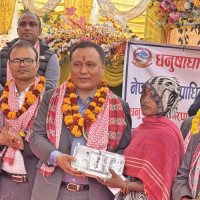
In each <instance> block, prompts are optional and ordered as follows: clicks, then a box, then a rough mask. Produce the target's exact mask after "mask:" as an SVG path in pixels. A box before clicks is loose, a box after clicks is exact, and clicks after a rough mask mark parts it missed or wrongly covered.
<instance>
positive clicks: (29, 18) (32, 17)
mask: <svg viewBox="0 0 200 200" xmlns="http://www.w3.org/2000/svg"><path fill="white" fill-rule="evenodd" d="M22 22H36V23H37V24H39V21H38V19H37V17H36V16H35V15H34V14H23V15H22V16H21V17H20V18H19V23H22Z"/></svg>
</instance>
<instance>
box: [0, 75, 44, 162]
mask: <svg viewBox="0 0 200 200" xmlns="http://www.w3.org/2000/svg"><path fill="white" fill-rule="evenodd" d="M39 81H40V77H39V76H38V75H37V76H36V79H35V85H36V84H37V83H38V82H39ZM15 85H16V84H15V81H14V80H13V81H12V83H11V84H10V85H9V98H8V105H9V107H10V109H11V111H17V110H18V109H19V107H18V100H17V97H16V95H15ZM41 98H42V94H41V95H40V96H39V97H38V98H37V100H36V102H35V103H34V104H33V105H31V106H30V108H29V109H28V110H27V111H26V112H24V113H23V114H22V115H21V116H20V117H19V118H17V119H7V118H6V117H5V116H4V115H3V113H2V110H1V109H0V121H1V123H0V130H1V129H2V128H3V127H4V125H5V124H6V122H7V121H8V122H9V128H10V129H11V130H13V131H16V132H19V131H22V132H24V131H25V130H26V132H27V135H26V138H25V139H26V140H27V141H28V140H29V136H30V135H29V132H30V127H31V125H32V123H33V118H34V116H35V115H36V112H37V109H38V107H39V103H40V101H41ZM16 151H17V149H16V148H13V147H9V148H8V150H7V152H6V154H5V157H4V161H8V162H9V163H10V164H12V163H13V161H14V155H15V152H16ZM2 153H3V152H0V155H2Z"/></svg>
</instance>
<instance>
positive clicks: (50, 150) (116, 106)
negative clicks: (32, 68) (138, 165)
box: [30, 42, 131, 200]
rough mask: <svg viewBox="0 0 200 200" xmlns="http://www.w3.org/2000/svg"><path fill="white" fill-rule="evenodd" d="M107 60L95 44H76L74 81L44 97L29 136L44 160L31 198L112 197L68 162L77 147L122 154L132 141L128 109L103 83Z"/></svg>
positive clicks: (72, 57)
mask: <svg viewBox="0 0 200 200" xmlns="http://www.w3.org/2000/svg"><path fill="white" fill-rule="evenodd" d="M104 59H105V55H104V51H103V49H102V48H101V47H100V46H99V45H97V44H95V43H92V42H82V43H79V44H77V45H75V46H74V47H73V48H72V50H71V53H70V74H71V77H70V78H69V80H68V81H66V82H65V83H63V84H62V85H61V86H60V87H59V88H57V89H56V90H55V91H54V90H53V91H48V92H47V93H46V94H45V95H44V98H43V100H42V102H41V105H40V108H39V110H38V114H37V117H36V118H35V119H34V124H33V127H32V128H33V133H32V134H31V137H30V142H31V143H30V144H31V149H32V151H33V153H34V154H35V155H36V156H37V157H38V158H39V159H40V161H39V163H38V165H37V168H38V170H37V174H36V179H35V183H34V188H33V193H32V198H31V199H32V200H71V199H74V200H75V199H77V200H88V199H90V200H93V199H95V200H102V199H104V200H111V199H114V195H113V194H112V193H111V191H110V190H109V189H108V188H107V187H106V186H104V185H102V184H100V183H99V182H97V180H96V179H95V178H89V177H86V176H84V174H82V173H81V172H79V171H77V170H75V169H74V168H72V166H71V164H70V162H71V161H74V159H75V158H74V157H73V156H72V155H73V152H74V148H75V147H76V146H77V145H79V144H80V145H84V146H88V147H91V148H95V149H100V150H107V151H111V152H116V153H120V154H122V153H123V151H124V149H125V148H126V147H127V145H128V144H129V142H130V138H131V117H130V112H129V106H128V104H127V103H126V102H125V101H123V100H122V99H121V98H119V97H117V96H116V95H115V94H113V93H112V92H111V91H110V90H109V89H108V88H107V86H106V84H105V81H104V80H103V79H102V75H103V73H104V67H105V66H104V62H105V61H104Z"/></svg>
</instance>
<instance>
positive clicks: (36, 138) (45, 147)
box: [30, 90, 131, 200]
mask: <svg viewBox="0 0 200 200" xmlns="http://www.w3.org/2000/svg"><path fill="white" fill-rule="evenodd" d="M53 92H54V90H50V91H48V92H46V93H45V94H44V96H43V99H42V101H41V104H40V107H39V110H38V113H37V116H36V118H35V119H34V124H33V126H32V128H33V133H32V134H31V137H30V146H31V149H32V151H33V152H34V154H35V155H36V156H37V157H38V158H39V159H40V161H39V163H38V165H37V168H38V169H37V174H36V178H35V183H34V188H33V193H32V198H31V199H32V200H56V199H57V196H58V192H59V189H60V185H61V181H62V178H63V175H64V172H63V170H62V169H61V168H59V167H56V169H55V171H54V172H53V173H52V174H51V175H50V176H49V177H47V176H44V177H43V175H42V174H41V173H40V172H39V169H40V167H41V165H42V163H45V164H47V161H48V159H49V157H50V154H51V152H53V151H55V150H57V149H56V148H55V147H54V146H53V144H52V143H50V142H49V140H48V138H47V134H46V117H47V110H48V106H49V101H50V98H51V96H52V94H53ZM119 100H120V101H121V103H122V107H123V110H124V113H125V116H126V123H127V127H126V128H125V130H124V133H123V136H122V138H121V141H120V144H119V146H118V148H117V151H116V152H117V153H120V154H122V153H123V151H124V149H125V148H126V146H127V145H128V144H129V142H130V139H131V117H130V112H129V106H128V104H127V103H126V102H125V101H123V100H122V99H120V98H119ZM72 139H73V136H72V134H71V132H70V130H69V129H68V128H67V127H66V125H65V123H64V121H63V122H62V132H61V138H60V144H59V148H58V150H59V151H60V152H63V153H66V154H69V155H70V153H71V145H72ZM89 185H90V190H89V199H90V200H92V199H94V196H95V200H102V199H103V200H111V199H114V197H113V195H112V193H111V192H110V191H109V189H108V188H107V187H105V186H103V185H101V184H100V183H98V182H97V181H96V179H92V178H89Z"/></svg>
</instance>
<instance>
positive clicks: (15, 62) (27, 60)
mask: <svg viewBox="0 0 200 200" xmlns="http://www.w3.org/2000/svg"><path fill="white" fill-rule="evenodd" d="M34 61H36V60H33V59H32V58H25V59H22V60H20V59H14V60H11V61H10V63H11V64H12V65H13V66H14V67H18V66H20V65H21V63H22V62H23V63H24V65H26V66H31V65H32V64H33V62H34Z"/></svg>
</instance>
